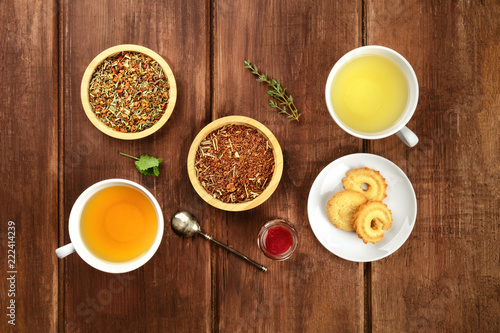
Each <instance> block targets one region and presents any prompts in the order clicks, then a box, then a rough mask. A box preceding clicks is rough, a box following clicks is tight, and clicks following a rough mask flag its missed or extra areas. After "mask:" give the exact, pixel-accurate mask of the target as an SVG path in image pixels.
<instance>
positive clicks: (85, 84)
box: [81, 44, 177, 140]
mask: <svg viewBox="0 0 500 333" xmlns="http://www.w3.org/2000/svg"><path fill="white" fill-rule="evenodd" d="M123 51H131V52H139V53H143V54H145V55H147V56H149V57H151V58H152V59H154V60H155V61H156V62H157V63H158V64H159V65H160V66H161V68H162V69H163V72H164V73H165V75H166V77H167V79H168V82H169V83H170V91H169V94H170V96H169V101H168V104H167V109H166V110H165V113H164V114H163V116H162V117H161V118H160V120H158V121H157V122H156V123H155V124H154V125H153V126H151V127H150V128H148V129H145V130H144V131H141V132H135V133H122V132H118V131H115V130H114V129H112V128H110V127H108V126H106V125H105V124H104V123H103V122H101V121H100V120H99V118H97V116H96V115H95V114H94V112H93V111H92V108H91V107H90V102H89V86H90V80H91V79H92V75H93V74H94V70H95V69H96V68H97V66H98V65H99V64H100V63H101V62H102V61H103V60H104V59H106V58H108V57H110V56H113V55H115V54H118V53H120V52H123ZM81 98H82V104H83V109H84V110H85V114H86V115H87V117H88V118H89V119H90V121H91V122H92V124H94V126H95V127H97V128H98V129H99V130H100V131H101V132H103V133H104V134H107V135H109V136H111V137H113V138H117V139H122V140H135V139H141V138H144V137H146V136H148V135H151V134H153V133H154V132H156V131H157V130H159V129H160V128H161V127H162V126H163V125H164V124H165V123H166V122H167V120H168V118H169V117H170V115H171V114H172V111H173V110H174V106H175V102H176V100H177V85H176V84H175V78H174V74H173V73H172V70H171V69H170V67H169V66H168V64H167V62H166V61H165V60H163V58H162V57H161V56H160V55H158V54H157V53H156V52H154V51H152V50H150V49H148V48H145V47H143V46H139V45H133V44H123V45H117V46H113V47H111V48H109V49H107V50H104V51H102V52H101V53H99V55H97V57H95V58H94V60H92V61H91V62H90V64H89V65H88V67H87V69H86V70H85V73H84V74H83V78H82V86H81Z"/></svg>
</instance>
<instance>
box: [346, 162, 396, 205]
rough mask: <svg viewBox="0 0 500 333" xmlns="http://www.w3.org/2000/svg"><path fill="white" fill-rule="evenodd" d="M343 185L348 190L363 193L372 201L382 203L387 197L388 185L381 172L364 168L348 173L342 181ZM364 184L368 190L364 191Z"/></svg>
mask: <svg viewBox="0 0 500 333" xmlns="http://www.w3.org/2000/svg"><path fill="white" fill-rule="evenodd" d="M342 184H343V185H344V188H345V189H346V190H352V191H357V192H359V193H362V194H363V195H364V196H365V197H366V198H367V199H368V200H370V201H382V200H384V199H385V198H386V197H387V193H386V191H387V184H386V182H385V179H384V177H382V176H381V175H380V172H378V171H375V170H372V169H368V168H363V169H354V170H351V171H349V172H348V173H346V177H345V178H344V179H342ZM363 184H366V185H365V186H366V187H367V189H366V190H365V189H363V187H362V186H363Z"/></svg>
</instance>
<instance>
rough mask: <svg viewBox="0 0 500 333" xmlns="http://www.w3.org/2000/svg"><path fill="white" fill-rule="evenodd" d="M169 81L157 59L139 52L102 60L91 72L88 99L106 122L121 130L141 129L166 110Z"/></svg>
mask: <svg viewBox="0 0 500 333" xmlns="http://www.w3.org/2000/svg"><path fill="white" fill-rule="evenodd" d="M169 98H170V83H169V82H168V79H167V77H166V75H165V73H164V72H163V69H162V67H161V66H160V64H159V63H158V62H156V61H155V60H153V59H152V58H150V57H149V56H147V55H145V54H142V53H138V52H128V51H126V52H121V53H119V54H116V55H114V56H110V57H109V58H106V59H104V60H103V62H102V63H101V64H99V66H97V68H96V69H95V71H94V73H93V74H92V80H91V81H90V86H89V102H90V106H91V108H92V111H93V112H94V114H95V115H96V116H97V118H99V119H100V120H101V121H102V122H103V123H104V124H105V125H106V126H108V127H110V128H112V129H114V130H116V131H119V132H123V133H134V132H141V131H143V130H145V129H148V128H150V127H151V126H153V125H154V124H155V123H156V122H157V121H158V120H160V118H161V117H162V116H163V114H164V113H165V110H166V109H167V105H168V102H169Z"/></svg>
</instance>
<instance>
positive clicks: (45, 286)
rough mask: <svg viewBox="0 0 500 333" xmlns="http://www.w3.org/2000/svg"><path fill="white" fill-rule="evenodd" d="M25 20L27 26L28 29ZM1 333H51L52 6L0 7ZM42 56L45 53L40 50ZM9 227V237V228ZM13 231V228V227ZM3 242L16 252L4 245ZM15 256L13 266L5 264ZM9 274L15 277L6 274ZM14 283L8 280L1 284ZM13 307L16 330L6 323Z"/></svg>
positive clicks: (54, 223) (8, 4)
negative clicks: (13, 232) (42, 331)
mask: <svg viewBox="0 0 500 333" xmlns="http://www.w3.org/2000/svg"><path fill="white" fill-rule="evenodd" d="M27 18H29V24H28V23H27ZM0 36H1V38H0V59H2V61H1V64H0V73H1V79H0V90H1V91H2V98H1V99H0V111H1V112H0V124H1V129H0V154H1V156H2V163H0V178H1V181H0V182H1V185H0V202H1V206H2V208H1V209H0V235H1V237H0V243H1V245H0V252H1V253H2V255H1V258H2V263H1V267H2V270H1V272H0V295H2V296H1V300H2V311H1V314H2V320H1V321H0V331H2V332H7V331H14V330H15V331H20V332H30V331H31V332H34V331H37V330H39V329H40V327H43V328H44V330H46V331H56V330H57V289H58V288H57V258H56V256H55V254H54V252H53V251H54V250H55V248H56V247H57V245H58V244H57V234H58V227H57V220H58V214H57V200H58V198H57V186H58V159H57V154H58V144H57V142H58V135H57V130H58V121H57V119H58V104H57V92H58V85H57V73H58V72H57V68H58V63H57V7H56V3H55V1H2V2H1V3H0ZM42 50H43V51H42ZM10 220H12V221H14V222H15V226H14V227H15V239H14V238H10V239H9V238H8V236H11V237H12V236H13V235H12V234H8V222H9V221H10ZM11 230H12V229H11ZM9 241H13V242H14V243H11V244H15V245H14V246H15V248H14V246H12V245H11V247H8V245H9ZM8 250H14V251H15V256H16V258H15V259H16V262H15V266H13V267H10V266H8V264H10V263H8V262H7V260H8V259H12V257H8V254H9V255H11V254H12V252H8ZM11 271H14V272H15V273H10V272H11ZM12 276H14V278H13V279H10V280H7V278H11V277H12ZM12 300H13V301H14V302H15V310H14V311H15V320H14V321H13V322H12V323H15V326H13V325H11V324H9V323H8V321H9V320H12V319H14V318H13V317H9V316H8V315H10V314H11V313H12V312H11V309H8V308H7V307H11V301H12Z"/></svg>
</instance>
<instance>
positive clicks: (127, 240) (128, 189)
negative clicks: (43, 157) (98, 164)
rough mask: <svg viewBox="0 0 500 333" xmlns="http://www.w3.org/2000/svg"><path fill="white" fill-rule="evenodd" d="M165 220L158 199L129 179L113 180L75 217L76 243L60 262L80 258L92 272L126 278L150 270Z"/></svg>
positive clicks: (86, 197) (90, 192)
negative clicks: (75, 255) (71, 256)
mask: <svg viewBox="0 0 500 333" xmlns="http://www.w3.org/2000/svg"><path fill="white" fill-rule="evenodd" d="M163 225H164V224H163V214H162V212H161V208H160V205H159V204H158V202H157V201H156V199H155V198H154V197H153V195H152V194H151V193H150V192H149V191H148V190H147V189H146V188H144V187H143V186H141V185H139V184H137V183H134V182H132V181H130V180H125V179H108V180H103V181H101V182H98V183H96V184H94V185H92V186H90V187H89V188H88V189H86V190H85V191H84V192H83V193H82V194H81V195H80V196H79V197H78V199H77V200H76V201H75V203H74V205H73V208H72V209H71V213H70V216H69V224H68V228H69V237H70V239H71V243H69V244H67V245H65V246H62V247H60V248H58V249H57V250H56V254H57V256H58V257H59V258H64V257H66V256H67V255H69V254H71V253H73V252H75V251H76V252H77V253H78V255H79V256H80V257H81V258H82V259H83V260H84V261H85V262H87V263H88V264H89V265H90V266H92V267H94V268H96V269H98V270H101V271H103V272H108V273H125V272H129V271H132V270H134V269H137V268H139V267H141V266H142V265H144V264H145V263H146V262H147V261H148V260H149V259H151V257H152V256H153V255H154V254H155V252H156V250H157V249H158V247H159V245H160V242H161V239H162V236H163V228H164V227H163Z"/></svg>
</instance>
